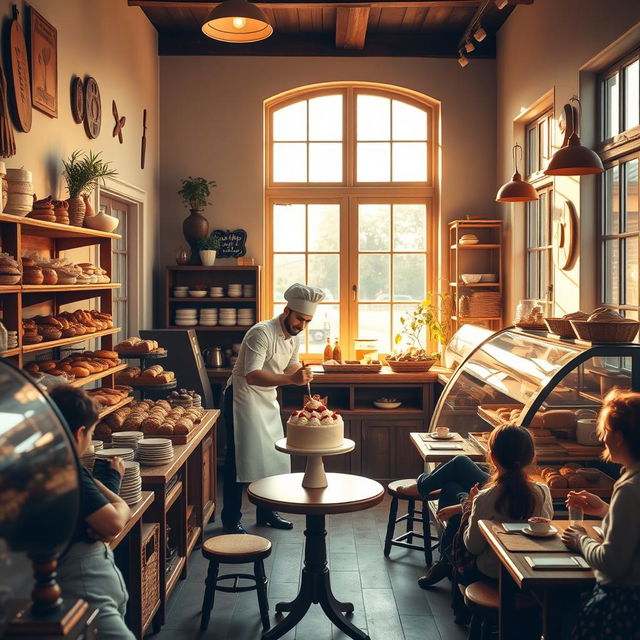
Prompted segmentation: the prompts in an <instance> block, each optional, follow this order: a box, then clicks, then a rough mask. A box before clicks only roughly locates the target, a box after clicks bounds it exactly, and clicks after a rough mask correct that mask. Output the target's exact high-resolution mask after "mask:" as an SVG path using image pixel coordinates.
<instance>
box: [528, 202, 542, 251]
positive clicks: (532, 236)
mask: <svg viewBox="0 0 640 640" xmlns="http://www.w3.org/2000/svg"><path fill="white" fill-rule="evenodd" d="M539 202H540V200H537V201H534V202H528V203H527V247H528V248H533V247H538V246H540V235H539V231H540V224H539V215H538V203H539Z"/></svg>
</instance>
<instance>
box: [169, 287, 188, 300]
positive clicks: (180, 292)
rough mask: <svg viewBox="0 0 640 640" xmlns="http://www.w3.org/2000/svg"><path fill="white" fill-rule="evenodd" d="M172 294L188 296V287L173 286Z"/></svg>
mask: <svg viewBox="0 0 640 640" xmlns="http://www.w3.org/2000/svg"><path fill="white" fill-rule="evenodd" d="M173 295H174V296H175V297H176V298H187V297H188V296H189V287H173Z"/></svg>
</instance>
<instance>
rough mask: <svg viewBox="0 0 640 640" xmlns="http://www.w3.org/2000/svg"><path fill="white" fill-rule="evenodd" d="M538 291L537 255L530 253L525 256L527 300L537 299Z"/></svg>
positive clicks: (533, 252)
mask: <svg viewBox="0 0 640 640" xmlns="http://www.w3.org/2000/svg"><path fill="white" fill-rule="evenodd" d="M538 291H539V278H538V255H537V252H535V251H532V252H530V253H528V254H527V298H537V297H538Z"/></svg>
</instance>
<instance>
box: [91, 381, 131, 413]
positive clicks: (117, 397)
mask: <svg viewBox="0 0 640 640" xmlns="http://www.w3.org/2000/svg"><path fill="white" fill-rule="evenodd" d="M132 391H133V387H129V386H127V385H116V386H115V387H114V388H113V389H110V388H109V387H99V388H98V389H89V390H88V391H87V395H89V396H91V398H93V401H94V402H95V403H96V404H97V405H98V406H99V408H100V410H102V409H106V408H107V407H113V406H115V405H117V404H119V403H120V402H122V401H123V400H124V399H125V398H128V397H129V396H130V395H131V392H132Z"/></svg>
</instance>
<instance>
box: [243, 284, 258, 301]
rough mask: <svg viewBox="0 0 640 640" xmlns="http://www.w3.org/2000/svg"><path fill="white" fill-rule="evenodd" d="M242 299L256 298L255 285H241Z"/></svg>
mask: <svg viewBox="0 0 640 640" xmlns="http://www.w3.org/2000/svg"><path fill="white" fill-rule="evenodd" d="M242 297H243V298H255V297H256V285H255V284H243V285H242Z"/></svg>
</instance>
